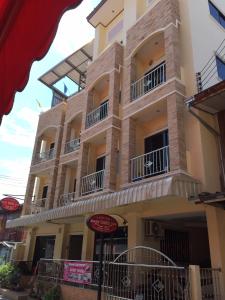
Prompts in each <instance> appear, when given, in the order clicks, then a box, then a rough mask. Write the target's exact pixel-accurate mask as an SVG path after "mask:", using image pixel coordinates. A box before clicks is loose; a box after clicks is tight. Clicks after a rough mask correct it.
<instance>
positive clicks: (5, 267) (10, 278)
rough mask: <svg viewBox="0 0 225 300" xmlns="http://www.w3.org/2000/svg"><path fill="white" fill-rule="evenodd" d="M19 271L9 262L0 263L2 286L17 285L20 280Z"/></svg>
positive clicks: (0, 282) (0, 281)
mask: <svg viewBox="0 0 225 300" xmlns="http://www.w3.org/2000/svg"><path fill="white" fill-rule="evenodd" d="M20 275H21V274H20V271H19V270H18V268H17V267H15V266H14V265H12V264H11V263H6V264H2V265H0V284H1V286H2V287H6V288H7V287H8V288H11V287H17V288H18V286H19V281H20Z"/></svg>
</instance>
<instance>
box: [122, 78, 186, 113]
mask: <svg viewBox="0 0 225 300" xmlns="http://www.w3.org/2000/svg"><path fill="white" fill-rule="evenodd" d="M174 91H179V92H180V93H181V94H184V93H185V89H184V86H183V85H182V84H181V83H180V82H178V81H177V80H175V79H174V80H173V81H170V82H166V83H165V84H163V85H161V86H159V87H158V88H157V89H154V90H152V91H151V92H149V93H147V94H145V95H144V96H142V97H140V98H139V99H137V100H134V101H132V102H130V104H129V105H126V106H124V109H123V118H126V117H128V116H131V115H134V114H135V113H136V112H137V111H139V110H142V109H143V110H144V109H145V106H147V105H151V104H152V103H154V102H155V101H157V100H159V99H161V100H162V99H163V98H166V95H168V94H170V93H172V92H174Z"/></svg>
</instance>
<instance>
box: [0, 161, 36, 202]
mask: <svg viewBox="0 0 225 300" xmlns="http://www.w3.org/2000/svg"><path fill="white" fill-rule="evenodd" d="M0 166H1V174H0V175H3V174H4V176H5V178H4V177H3V176H0V199H1V198H3V197H4V195H3V194H11V195H25V192H26V184H27V179H28V174H29V168H30V158H26V159H25V158H24V159H19V160H18V159H15V160H13V159H10V160H6V159H1V160H0ZM22 198H23V197H22Z"/></svg>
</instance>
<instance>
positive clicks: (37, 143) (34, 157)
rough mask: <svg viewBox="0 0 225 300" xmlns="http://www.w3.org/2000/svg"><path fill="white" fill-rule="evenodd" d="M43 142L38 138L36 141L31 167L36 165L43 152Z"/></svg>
mask: <svg viewBox="0 0 225 300" xmlns="http://www.w3.org/2000/svg"><path fill="white" fill-rule="evenodd" d="M41 142H42V138H41V137H37V138H36V140H35V143H34V150H33V154H32V161H31V165H33V164H34V163H35V161H36V158H37V155H38V153H40V151H41Z"/></svg>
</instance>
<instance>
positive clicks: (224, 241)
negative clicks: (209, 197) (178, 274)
mask: <svg viewBox="0 0 225 300" xmlns="http://www.w3.org/2000/svg"><path fill="white" fill-rule="evenodd" d="M206 217H207V226H208V236H209V248H210V256H211V265H212V268H220V269H221V270H222V276H221V287H223V291H222V293H223V294H222V299H225V293H224V287H225V238H224V233H225V211H224V210H223V209H222V208H217V207H212V206H208V205H207V206H206Z"/></svg>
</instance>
